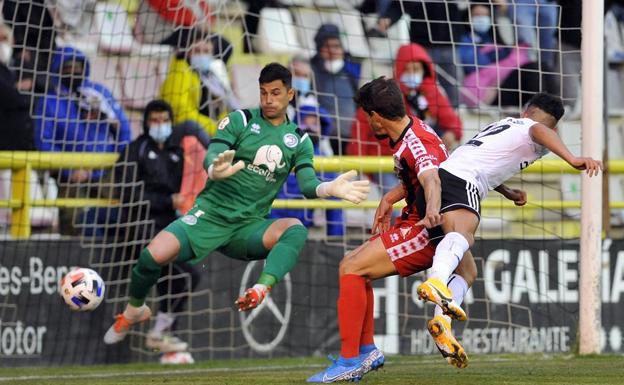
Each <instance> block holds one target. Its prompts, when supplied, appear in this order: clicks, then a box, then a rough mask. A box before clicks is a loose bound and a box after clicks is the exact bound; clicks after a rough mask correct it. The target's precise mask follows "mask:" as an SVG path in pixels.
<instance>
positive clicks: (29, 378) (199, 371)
mask: <svg viewBox="0 0 624 385" xmlns="http://www.w3.org/2000/svg"><path fill="white" fill-rule="evenodd" d="M488 361H489V362H501V361H508V360H507V359H505V358H493V359H490V360H479V362H488ZM434 362H438V363H439V362H440V359H439V358H435V359H433V358H432V359H430V360H423V359H419V360H418V361H417V362H409V361H399V362H392V361H390V362H389V363H387V364H390V366H403V365H419V364H422V365H430V364H432V363H434ZM324 367H327V365H322V364H308V365H272V366H249V367H246V368H227V367H224V368H195V369H175V370H142V371H137V372H132V371H130V370H129V371H124V372H117V373H84V374H59V375H41V376H15V377H0V382H9V381H32V380H77V379H98V378H116V377H126V376H161V375H171V376H174V375H179V374H204V373H220V372H239V373H244V372H266V371H271V370H278V371H279V370H288V369H314V368H324Z"/></svg>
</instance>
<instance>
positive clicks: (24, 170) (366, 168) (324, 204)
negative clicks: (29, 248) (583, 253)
mask: <svg viewBox="0 0 624 385" xmlns="http://www.w3.org/2000/svg"><path fill="white" fill-rule="evenodd" d="M118 157H119V154H117V153H90V152H89V153H76V152H72V153H69V152H36V151H0V169H11V170H12V171H13V173H12V177H11V198H10V199H5V200H0V207H8V208H10V209H11V210H12V214H11V231H10V233H11V236H12V237H14V238H28V237H29V236H30V234H31V226H30V208H31V207H108V206H111V205H114V204H116V202H115V201H111V200H109V199H92V198H61V199H54V200H51V199H39V200H33V199H31V197H30V184H31V180H30V175H31V171H32V170H47V169H102V168H111V167H112V166H113V165H114V164H115V162H116V161H117V159H118ZM314 167H315V169H316V170H318V171H327V172H340V171H346V170H350V169H355V170H358V171H360V172H393V170H394V161H393V159H392V158H391V157H375V156H367V157H358V156H343V157H338V156H334V157H316V158H315V159H314ZM608 169H609V172H610V173H612V174H624V160H612V161H610V162H609V165H608ZM523 173H531V174H575V173H579V171H578V170H575V169H574V168H572V167H570V166H569V165H568V164H567V163H565V162H564V161H562V160H551V159H548V160H540V161H537V162H535V163H534V164H532V165H531V166H529V167H528V168H526V169H525V170H523ZM378 203H379V202H377V201H365V202H362V203H361V204H360V205H353V204H351V203H349V202H343V201H331V200H316V199H311V200H307V199H292V200H280V199H278V200H275V202H274V204H273V207H275V208H293V209H304V208H308V209H313V208H326V209H330V208H331V209H334V208H361V209H362V208H368V209H370V208H376V207H377V205H378ZM403 205H404V203H398V204H397V207H402V206H403ZM528 206H529V207H533V208H545V209H574V208H580V206H581V204H580V202H579V201H556V200H548V201H534V202H529V204H528ZM513 207H514V205H513V202H508V201H489V200H486V201H484V202H483V203H482V208H484V209H487V208H513ZM610 207H611V208H612V209H624V202H610Z"/></svg>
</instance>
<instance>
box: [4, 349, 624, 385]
mask: <svg viewBox="0 0 624 385" xmlns="http://www.w3.org/2000/svg"><path fill="white" fill-rule="evenodd" d="M328 364H329V362H328V361H327V360H322V359H318V358H293V359H273V360H269V359H265V360H219V361H209V362H202V363H198V364H195V365H189V366H163V365H158V364H129V365H109V366H79V367H64V368H0V385H4V384H16V385H26V384H33V385H35V384H36V385H48V384H49V385H52V384H54V385H60V384H63V385H66V384H89V385H122V384H132V385H143V384H167V385H178V384H180V385H181V384H185V385H186V384H193V385H195V384H201V385H204V384H205V385H208V384H210V385H213V384H215V385H216V384H218V385H265V384H266V385H279V384H289V385H290V384H304V383H305V380H306V378H307V377H308V376H310V375H312V374H314V373H316V372H317V371H320V370H322V369H323V368H325V367H326V366H327V365H328ZM360 384H362V385H369V384H370V385H373V384H383V385H391V384H397V385H398V384H401V385H406V384H427V385H442V384H454V385H455V384H469V385H505V384H513V385H519V384H527V385H529V384H531V385H533V384H549V385H555V384H561V385H564V384H565V385H570V384H601V385H611V384H613V385H615V384H624V356H621V355H620V356H616V355H605V356H589V357H576V356H571V355H502V356H501V355H499V356H493V355H487V356H475V355H473V356H471V357H470V364H469V367H468V368H466V369H464V370H458V369H453V368H451V367H450V366H448V365H446V364H445V362H444V361H443V360H442V359H441V358H440V357H433V356H431V357H412V356H393V357H388V358H387V362H386V366H385V367H384V368H383V369H381V370H379V371H378V372H372V373H369V374H367V375H366V376H365V377H364V379H363V380H362V381H361V382H360Z"/></svg>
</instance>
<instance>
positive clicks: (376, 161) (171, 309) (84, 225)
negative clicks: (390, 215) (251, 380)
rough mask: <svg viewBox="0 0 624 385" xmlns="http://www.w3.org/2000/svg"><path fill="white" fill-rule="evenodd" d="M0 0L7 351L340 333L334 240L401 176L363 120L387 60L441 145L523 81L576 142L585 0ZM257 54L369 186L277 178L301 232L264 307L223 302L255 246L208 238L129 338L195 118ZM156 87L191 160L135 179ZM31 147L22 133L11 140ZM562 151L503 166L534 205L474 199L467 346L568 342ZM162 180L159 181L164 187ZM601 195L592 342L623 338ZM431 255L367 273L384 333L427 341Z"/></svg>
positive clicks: (425, 347) (195, 174)
mask: <svg viewBox="0 0 624 385" xmlns="http://www.w3.org/2000/svg"><path fill="white" fill-rule="evenodd" d="M0 3H1V4H2V11H3V13H2V15H3V18H4V23H3V27H2V29H1V30H0V44H1V43H3V42H7V43H6V44H7V47H12V50H11V52H8V49H7V52H5V51H3V50H0V54H1V55H4V56H2V57H1V58H0V61H1V62H2V64H0V76H2V77H3V79H2V81H3V84H4V85H3V87H6V89H7V90H6V92H5V91H4V90H3V94H6V95H12V96H10V97H9V99H8V100H7V102H6V103H7V104H6V105H7V106H9V105H10V106H11V107H7V108H6V109H4V110H3V113H4V114H5V115H2V116H6V117H7V123H10V124H8V125H10V126H11V127H7V128H8V131H7V133H6V134H5V137H6V138H7V145H6V146H2V150H3V151H0V165H1V167H0V193H1V194H2V197H0V207H2V208H0V225H1V226H2V232H3V239H2V241H0V357H2V362H3V363H6V365H40V364H44V365H53V364H88V363H110V362H128V361H155V360H157V359H160V358H162V357H163V355H162V353H161V352H159V351H157V350H155V349H154V348H153V345H150V343H149V339H150V338H152V339H153V338H155V336H156V337H162V336H163V335H167V334H171V335H174V336H176V337H177V338H179V339H180V340H181V341H183V342H185V343H186V344H187V346H186V347H185V349H184V350H186V351H188V352H189V353H190V354H192V356H193V357H194V358H195V359H196V360H205V359H213V358H235V357H279V356H293V355H297V356H309V355H318V354H325V353H328V352H333V351H336V350H337V349H338V347H339V343H340V338H339V335H338V329H337V322H336V299H337V295H338V283H337V282H338V279H337V278H338V263H339V261H340V259H341V258H342V256H343V255H344V254H345V253H346V252H348V251H350V250H353V249H354V248H355V247H357V246H358V245H360V244H361V243H362V242H364V241H365V240H366V239H368V237H369V236H370V231H371V225H372V220H373V213H374V210H375V207H376V203H377V201H378V200H379V199H380V198H381V196H382V195H383V194H384V192H387V191H388V190H389V189H391V188H392V187H393V186H394V185H396V183H398V181H397V179H396V177H395V176H394V174H393V172H392V167H393V161H392V158H391V151H390V149H389V148H388V147H387V146H386V145H385V144H380V142H378V141H376V140H375V139H374V137H373V136H372V133H371V132H370V128H369V127H367V126H366V124H365V117H364V116H363V115H362V114H361V112H358V111H357V110H356V108H355V105H354V104H353V99H352V98H353V95H354V93H355V91H356V90H357V88H358V87H359V86H361V85H363V84H364V83H366V82H368V81H370V80H372V79H374V78H377V77H379V76H387V77H394V78H396V79H397V81H399V82H400V84H401V89H402V91H403V92H404V94H405V101H406V106H407V108H408V110H409V112H410V114H412V115H415V116H418V117H420V118H421V119H423V120H425V121H426V122H427V123H429V124H430V125H431V126H432V127H433V128H434V129H435V130H436V132H438V133H439V135H440V136H441V137H442V138H443V140H444V142H445V144H447V146H448V148H449V150H451V151H452V149H454V148H456V146H459V145H461V144H462V143H465V142H466V141H467V140H469V139H470V138H471V137H472V136H474V135H475V134H476V133H477V132H478V131H479V130H480V129H482V128H483V127H485V126H487V125H488V124H490V123H492V122H495V121H498V120H500V119H502V118H504V117H507V116H518V115H519V114H520V112H521V109H522V107H523V105H524V104H525V103H526V102H527V101H528V99H529V98H530V97H531V96H532V95H533V94H535V93H537V92H541V91H547V92H550V93H552V94H555V95H558V96H560V97H562V99H563V101H564V103H565V106H566V114H565V116H564V117H563V119H562V121H561V122H560V124H559V126H558V132H559V135H560V136H561V137H562V138H563V140H564V142H565V143H566V145H567V146H568V147H569V148H570V149H571V150H572V151H573V152H574V153H575V154H580V150H581V148H580V144H581V136H580V110H581V100H580V95H579V90H580V73H581V56H580V42H581V34H580V25H581V24H580V23H581V14H580V12H581V1H571V2H556V1H548V0H540V1H520V0H513V1H504V0H503V1H491V2H490V1H487V0H485V1H472V2H469V1H465V0H457V1H454V0H446V1H441V0H431V1H419V0H401V1H370V0H280V1H266V2H265V1H240V0H230V1H225V0H196V1H157V0H150V1H139V0H110V1H96V0H88V1H82V2H75V1H68V0H45V1H44V0H35V1H29V2H25V1H17V0H12V1H9V0H4V1H0ZM559 3H562V4H561V5H559ZM620 14H621V12H620V9H619V8H617V9H611V10H609V12H608V13H607V16H606V28H607V29H609V28H610V30H611V31H614V33H615V32H617V33H618V34H619V33H620V28H621V26H622V24H621V23H622V22H623V21H621V20H620V19H619V18H618V17H619V15H620ZM613 36H616V35H615V34H613V35H609V34H607V49H606V57H607V59H608V60H607V62H608V65H607V66H606V67H605V69H604V71H605V78H606V79H607V82H606V84H607V86H606V89H607V91H606V92H607V98H606V99H605V100H607V101H608V103H607V105H606V108H605V118H606V122H607V125H606V126H607V127H608V130H607V131H606V132H607V133H608V135H607V137H608V138H609V141H608V148H609V156H610V157H611V158H612V159H618V158H621V157H622V156H623V154H621V152H622V148H624V146H622V143H623V142H622V129H621V126H622V122H621V111H622V106H624V104H623V103H624V97H622V95H620V93H621V89H620V88H621V87H619V81H620V80H619V79H620V77H621V76H622V75H621V74H622V72H621V63H622V61H621V56H622V53H623V52H624V44H622V42H623V41H621V40H617V39H615V38H613ZM618 36H621V34H620V35H618ZM3 38H4V40H2V39H3ZM3 47H4V46H3ZM2 49H4V48H2ZM618 60H619V61H618ZM270 62H279V63H282V64H284V65H288V66H289V68H290V69H291V70H292V71H293V75H294V77H293V87H294V88H295V89H296V98H295V99H296V102H295V103H293V105H292V106H291V108H290V109H289V115H290V118H291V119H292V120H294V121H295V122H297V124H298V125H299V126H300V127H301V128H302V129H305V130H307V132H308V133H309V134H310V135H311V136H312V137H313V138H314V144H315V151H316V156H317V157H316V159H315V164H316V168H317V171H318V173H319V176H320V177H321V178H328V179H329V178H333V177H335V175H336V173H337V172H340V171H345V170H347V169H349V168H354V169H356V170H358V171H359V172H360V173H362V174H365V175H367V177H368V178H369V179H370V180H371V181H372V183H373V191H372V193H371V196H370V197H369V201H368V202H365V204H364V205H363V206H362V207H360V208H353V207H351V206H347V205H346V204H343V203H341V202H338V201H311V200H303V199H302V197H301V195H300V192H299V191H298V189H297V188H296V183H292V182H293V181H289V182H288V183H287V184H286V185H285V187H284V190H283V191H282V193H281V194H280V195H279V196H278V200H277V201H276V203H275V205H274V207H275V210H274V211H273V212H272V214H271V215H272V216H274V217H282V216H295V217H298V218H299V219H301V220H302V222H304V223H305V224H306V226H308V227H309V228H310V236H309V239H308V241H307V243H306V246H305V249H304V251H303V252H302V254H301V256H300V259H299V263H298V265H297V267H295V269H294V270H293V271H292V272H291V273H290V274H289V275H288V276H287V277H286V278H285V279H284V281H283V282H281V283H280V284H279V285H278V286H276V288H275V289H274V290H273V291H272V292H271V295H270V297H269V298H268V300H267V301H265V303H264V304H263V305H262V306H261V307H259V308H258V309H256V310H254V311H252V312H250V313H238V312H236V311H235V309H234V306H233V302H234V300H235V298H236V297H237V296H238V295H239V294H240V293H242V291H243V290H244V289H245V288H247V287H249V286H250V285H252V284H253V283H254V282H255V280H256V279H257V277H258V276H259V274H260V271H261V269H262V262H261V261H256V262H250V263H249V264H245V263H241V262H240V261H236V260H232V259H229V258H227V257H226V256H224V255H223V254H221V253H218V252H215V253H213V254H211V255H210V256H208V257H207V258H206V259H204V260H203V261H202V262H201V263H199V264H197V265H195V266H194V267H190V266H188V265H182V264H174V265H171V266H168V267H166V268H164V270H163V274H162V277H161V279H160V281H159V284H158V288H157V289H156V288H155V289H154V290H153V291H152V292H151V294H150V296H149V297H148V301H147V303H148V305H149V306H150V307H151V308H152V310H153V313H154V314H155V316H154V317H153V319H152V320H151V321H150V322H149V323H146V324H145V325H142V326H141V327H139V328H136V329H134V330H132V331H131V333H130V338H128V339H127V340H126V341H124V342H123V343H122V344H119V345H115V346H112V347H111V346H106V345H104V344H103V342H102V337H103V334H104V332H105V331H106V329H107V328H108V327H109V326H110V324H111V323H112V321H113V317H114V315H115V314H117V313H119V312H120V311H122V310H123V306H125V304H126V303H127V301H128V298H129V295H128V287H129V285H128V284H129V278H130V272H131V269H132V267H133V265H134V264H135V262H136V259H137V258H138V255H139V253H140V251H141V249H142V248H143V247H145V245H146V244H147V243H148V242H149V240H150V239H151V238H152V237H153V236H154V235H155V233H156V232H157V231H158V230H159V229H160V228H162V226H163V225H162V223H161V222H159V221H162V218H163V217H165V216H166V215H167V214H163V212H169V213H171V212H173V214H172V215H174V217H173V218H175V215H176V213H175V210H173V209H172V202H171V197H170V195H171V194H173V193H178V192H181V191H183V192H184V193H185V194H188V195H185V202H186V203H185V205H186V206H185V207H184V208H180V209H179V210H178V212H177V215H182V214H183V213H184V212H185V211H184V210H188V208H190V204H192V198H189V197H192V196H193V195H194V194H197V192H198V191H199V190H200V189H201V186H202V182H203V181H204V180H205V179H203V178H205V176H204V175H203V174H202V171H201V164H202V157H203V154H204V153H205V149H204V146H203V144H205V143H202V140H203V139H202V138H204V137H205V135H206V134H207V135H209V136H211V135H214V133H215V130H217V124H218V122H219V120H220V119H221V118H223V117H224V116H225V114H227V113H228V112H230V111H233V110H236V109H240V108H254V107H256V106H258V105H259V92H258V85H257V79H258V75H259V72H260V70H261V68H262V67H263V66H264V65H266V64H267V63H270ZM5 78H6V81H5ZM155 99H164V100H165V101H167V102H168V103H169V104H170V105H171V107H172V109H173V115H174V120H173V125H174V127H176V128H175V130H174V132H176V133H177V134H176V135H178V136H179V137H178V138H177V141H176V142H175V145H176V146H177V147H176V148H178V149H180V150H179V151H182V152H178V153H177V154H178V155H176V156H179V159H178V160H177V161H179V162H181V163H183V167H182V168H181V169H183V173H182V175H181V177H180V178H179V179H178V180H177V185H176V186H165V187H157V188H154V185H153V184H150V183H151V182H150V181H149V180H156V179H158V178H160V179H161V180H166V179H167V178H169V177H171V175H173V172H172V171H170V170H164V169H158V167H152V168H145V165H146V164H149V161H148V160H149V159H156V158H155V157H157V155H156V154H155V153H154V154H152V153H151V152H150V151H151V150H149V151H148V150H145V149H144V148H140V146H133V144H132V143H131V142H133V141H135V140H136V139H137V138H138V137H139V136H140V135H148V134H149V127H148V125H147V124H146V122H144V115H143V112H144V109H145V107H146V105H147V104H148V103H149V102H150V101H152V100H155ZM12 103H14V104H12ZM3 104H4V102H3ZM3 108H4V107H2V106H0V109H3ZM19 119H22V120H19ZM29 135H31V137H29ZM9 139H10V140H9ZM168 143H169V142H168ZM29 150H32V151H37V152H32V153H24V152H22V151H29ZM133 151H134V155H132V152H133ZM141 151H144V152H141ZM167 151H173V150H170V148H168V150H167ZM176 151H178V150H176ZM175 154H176V153H174V152H170V153H169V155H167V156H174V155H175ZM141 157H143V158H141ZM332 157H336V158H332ZM139 158H140V159H143V160H144V162H143V163H141V162H142V161H141V160H139V161H138V162H137V159H139ZM146 159H147V160H146ZM332 159H334V160H333V161H332ZM556 159H557V158H556V157H555V156H554V155H547V156H546V157H544V159H543V161H539V162H537V163H535V164H533V165H531V166H530V167H526V168H525V169H524V170H523V171H522V172H521V173H519V174H518V175H517V176H516V177H514V178H513V179H512V180H511V181H510V185H511V186H512V187H516V188H522V189H524V190H526V191H527V193H528V198H529V203H528V204H527V205H526V206H524V207H514V206H513V204H510V202H506V201H504V200H503V199H502V198H501V197H499V196H497V194H496V193H492V194H491V195H490V196H489V197H488V198H487V199H486V200H485V201H484V202H483V205H482V207H483V213H482V220H481V223H480V228H479V231H478V233H477V237H476V238H477V242H476V244H475V246H474V248H473V254H474V256H475V258H476V262H477V266H478V278H477V280H476V282H475V284H474V286H473V287H472V289H471V291H469V293H468V296H467V298H466V302H465V309H466V310H467V313H468V316H469V320H468V321H467V322H463V323H460V322H456V323H454V324H453V328H454V331H455V332H456V335H457V336H458V338H459V340H460V342H462V344H463V345H464V347H465V348H466V351H467V352H468V354H474V353H534V352H545V353H554V352H571V351H574V350H575V344H576V338H577V337H576V335H577V332H578V330H577V322H578V314H579V306H578V297H579V290H578V277H579V271H578V261H579V237H580V234H581V231H582V229H581V227H580V203H579V201H580V177H579V174H578V173H576V174H575V173H573V172H572V171H571V170H569V169H568V168H567V167H565V166H562V164H561V163H560V162H558V161H557V160H556ZM177 161H176V162H177ZM153 164H154V165H156V164H158V163H153ZM526 166H529V165H526ZM616 172H617V171H614V173H616ZM150 178H151V179H150ZM607 180H608V182H610V183H606V184H605V194H607V195H605V196H606V197H610V198H611V199H606V201H609V200H610V201H611V204H612V205H613V206H614V207H620V208H621V207H624V206H623V205H622V204H621V203H622V202H619V201H620V200H622V186H621V183H620V179H618V178H617V176H614V177H612V178H610V179H607ZM162 183H163V186H164V185H165V184H166V183H169V182H162ZM169 188H171V189H172V190H171V192H170V193H166V194H165V195H166V196H168V198H164V201H163V200H162V199H160V198H158V197H157V196H156V195H158V193H159V192H163V191H165V190H166V189H169ZM159 189H164V190H162V191H159ZM159 199H160V200H159ZM249 199H250V200H253V199H255V198H254V197H249ZM618 205H619V206H618ZM606 213H607V215H605V220H606V221H607V222H608V223H610V224H612V225H613V227H612V228H611V229H609V232H608V233H607V234H608V235H609V236H613V238H614V240H613V241H611V240H608V241H607V242H605V243H604V245H605V249H604V253H603V264H602V266H603V275H602V300H603V304H604V306H603V331H602V332H603V337H604V338H603V341H602V349H603V351H610V352H620V351H621V348H622V335H621V328H620V326H618V321H617V319H618V318H619V317H620V313H619V310H618V309H617V307H616V305H617V304H618V303H619V302H620V295H621V293H622V292H624V257H622V255H624V254H622V253H621V252H620V251H621V250H623V249H624V243H622V242H621V241H619V240H618V239H617V234H618V226H620V225H621V224H622V216H621V213H620V211H617V210H613V211H610V214H609V212H606ZM72 266H81V267H89V268H92V269H94V270H96V271H97V272H98V273H99V274H100V275H101V276H102V278H103V279H104V281H105V283H106V299H105V302H104V303H103V304H102V305H101V306H100V307H99V308H98V309H97V310H95V311H94V312H91V313H71V312H70V311H69V310H68V309H66V308H65V306H64V304H63V303H62V300H61V299H60V298H59V296H58V282H59V280H60V278H61V277H62V276H63V275H64V273H66V272H67V271H68V269H69V268H70V267H72ZM425 276H426V275H425V273H424V272H423V273H419V274H416V275H414V276H412V277H408V278H399V277H389V278H386V279H384V280H380V281H377V282H375V283H374V288H375V299H376V302H375V321H376V329H375V334H376V336H375V339H376V343H377V344H378V345H379V346H380V347H381V348H382V349H384V350H385V351H386V352H387V353H389V354H438V353H437V352H436V351H435V350H436V349H435V346H434V344H433V343H432V340H431V338H430V336H429V335H428V333H427V331H426V322H427V320H429V319H430V318H431V317H432V316H433V308H432V307H431V306H430V305H426V304H424V303H423V302H421V301H419V300H418V298H417V295H416V287H417V285H418V284H419V283H420V282H422V281H423V280H424V278H425ZM172 322H173V324H172ZM161 329H162V330H161Z"/></svg>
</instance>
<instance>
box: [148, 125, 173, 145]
mask: <svg viewBox="0 0 624 385" xmlns="http://www.w3.org/2000/svg"><path fill="white" fill-rule="evenodd" d="M171 131H172V128H171V123H163V124H154V125H153V126H150V128H149V135H150V136H151V137H152V139H154V140H155V141H156V143H165V141H166V140H167V138H169V137H170V136H171Z"/></svg>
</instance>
